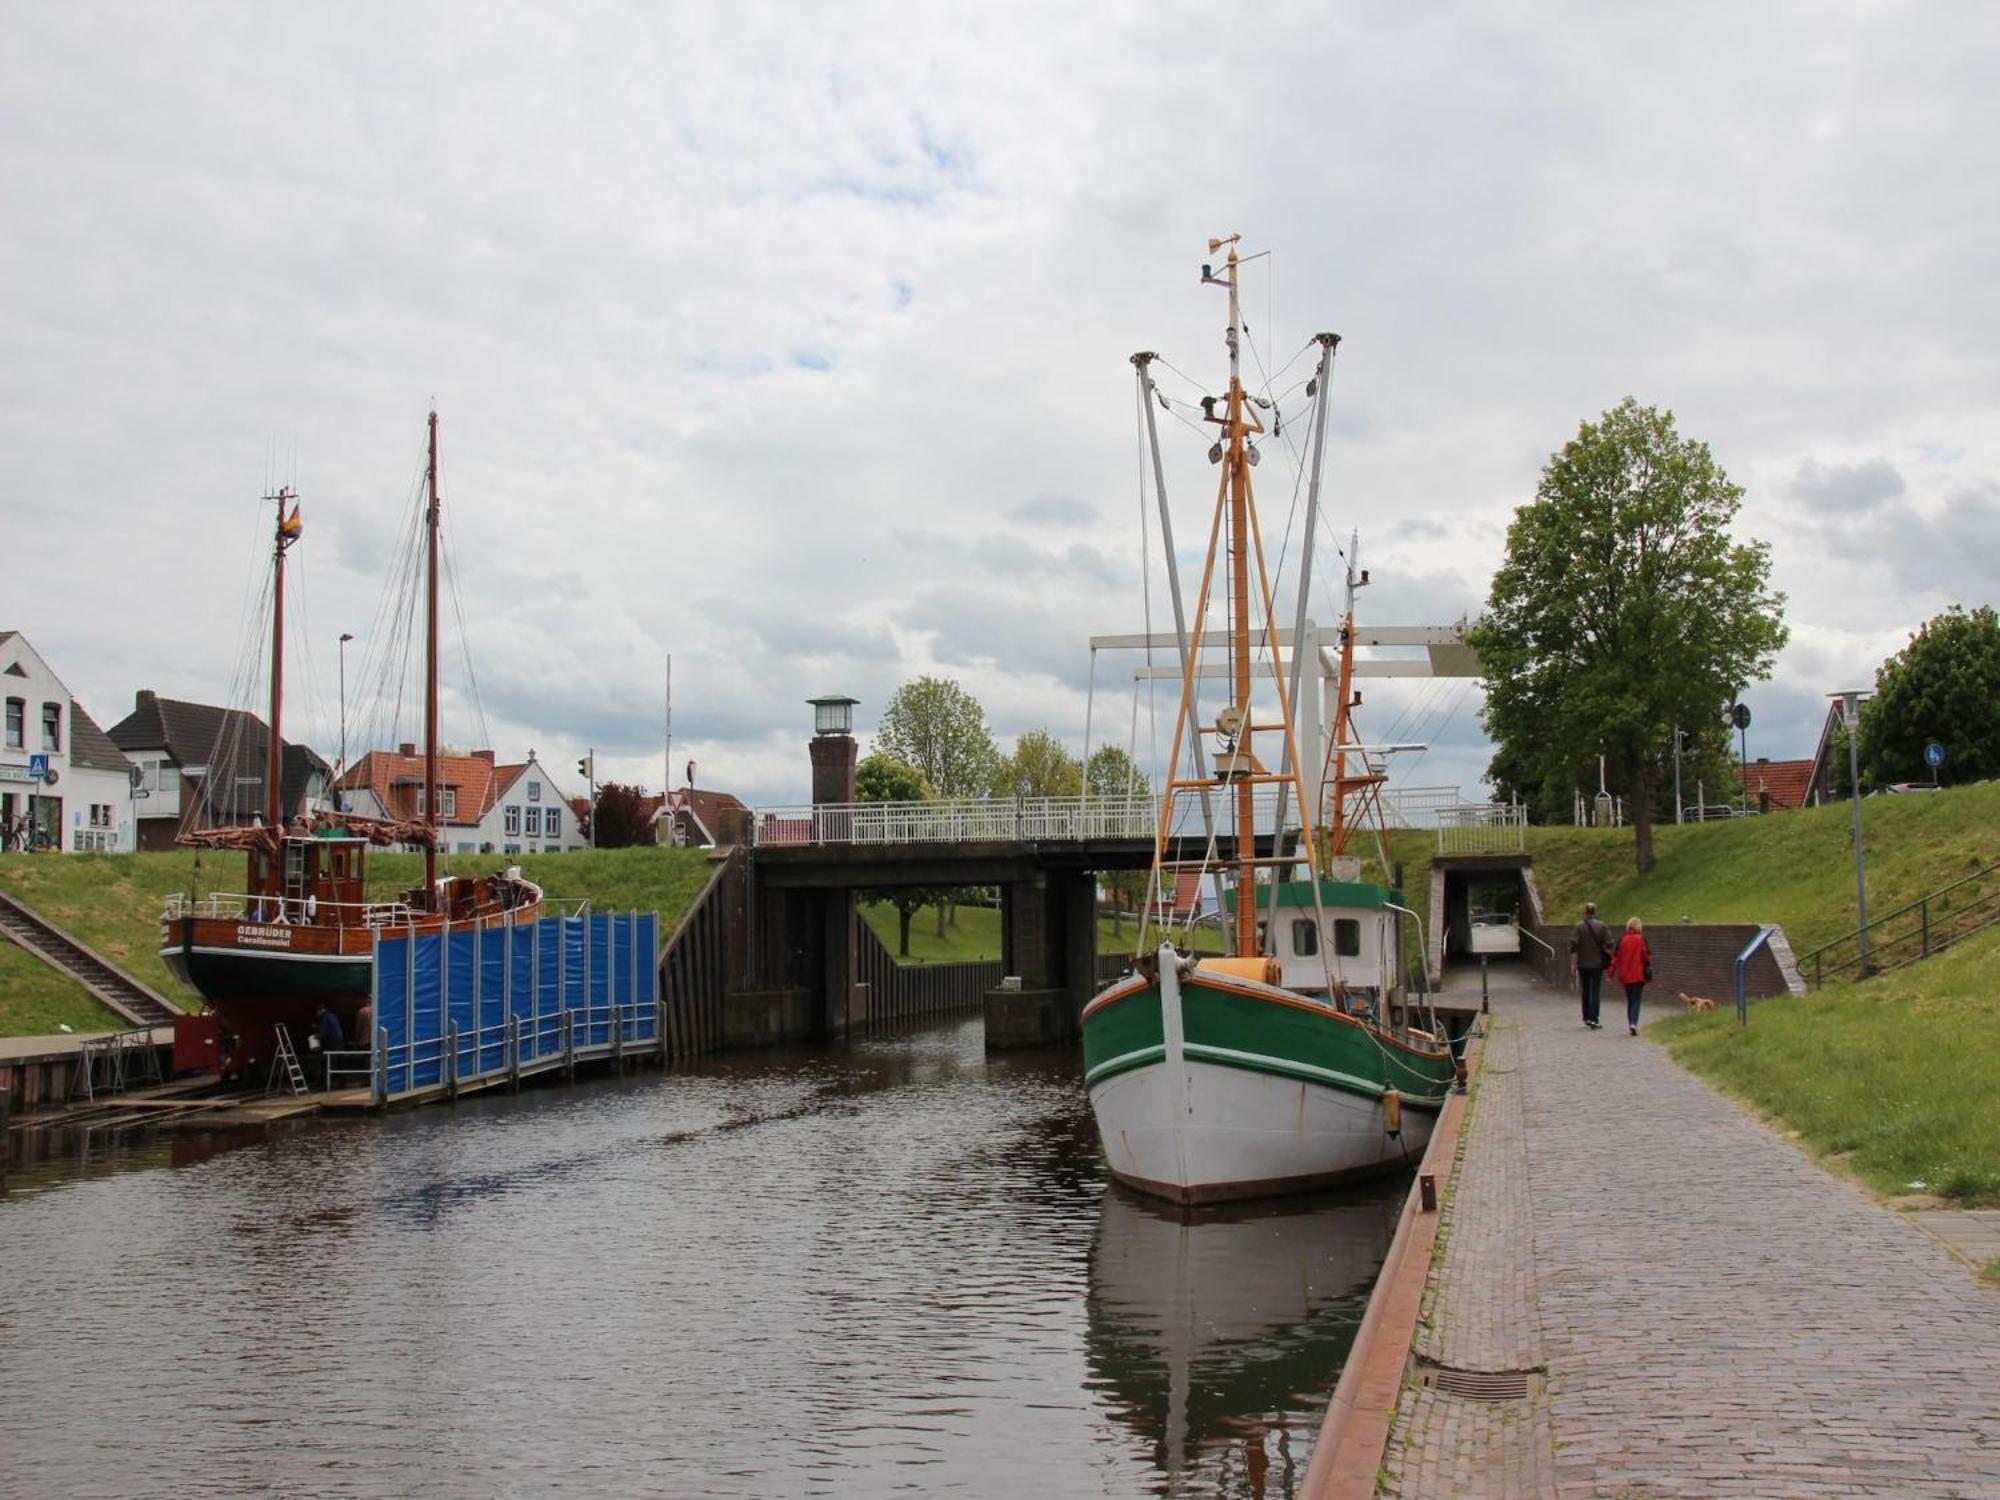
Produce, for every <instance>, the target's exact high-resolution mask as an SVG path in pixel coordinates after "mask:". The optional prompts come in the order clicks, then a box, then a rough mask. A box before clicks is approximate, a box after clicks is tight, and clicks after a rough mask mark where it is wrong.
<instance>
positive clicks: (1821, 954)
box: [1798, 862, 2000, 989]
mask: <svg viewBox="0 0 2000 1500" xmlns="http://www.w3.org/2000/svg"><path fill="white" fill-rule="evenodd" d="M1995 874H2000V862H1996V863H1994V864H1989V865H1986V866H1984V867H1982V868H1980V869H1977V870H1974V871H1973V872H1972V873H1971V874H1970V875H1961V876H1960V877H1959V878H1958V879H1956V880H1954V881H1952V882H1951V883H1950V884H1948V885H1941V886H1939V887H1938V888H1937V889H1936V890H1934V891H1931V892H1930V893H1928V894H1927V895H1923V896H1919V897H1918V898H1917V899H1916V900H1914V901H1911V902H1908V903H1907V904H1905V905H1903V906H1899V907H1897V908H1896V909H1895V910H1894V911H1889V912H1884V913H1883V914H1882V915H1881V916H1879V917H1875V918H1873V919H1872V920H1871V921H1870V922H1869V923H1868V925H1867V926H1866V927H1865V928H1862V927H1857V928H1855V929H1854V930H1853V931H1852V932H1847V933H1843V934H1842V935H1841V936H1839V937H1837V938H1835V939H1833V940H1832V941H1831V942H1827V943H1822V944H1820V946H1819V947H1817V948H1814V949H1812V950H1811V951H1810V952H1808V953H1805V954H1803V955H1801V956H1800V958H1799V960H1798V964H1799V972H1800V974H1801V975H1803V974H1805V973H1806V972H1807V970H1808V967H1809V966H1810V971H1811V974H1812V984H1813V988H1815V989H1822V988H1824V987H1825V985H1826V980H1827V976H1828V974H1829V973H1831V975H1832V977H1834V978H1836V979H1837V978H1839V977H1840V976H1841V975H1842V973H1843V972H1844V971H1846V970H1848V969H1857V970H1860V974H1861V977H1862V978H1864V979H1865V978H1866V977H1867V976H1868V975H1869V974H1871V973H1876V972H1878V971H1880V970H1882V969H1885V968H1893V967H1897V965H1894V964H1885V963H1882V962H1880V961H1879V959H1880V957H1881V955H1882V954H1883V953H1885V952H1888V951H1889V950H1891V949H1893V948H1895V947H1896V946H1897V945H1898V944H1908V943H1909V942H1910V941H1911V939H1912V937H1915V939H1916V941H1917V944H1918V951H1917V953H1916V955H1915V958H1928V957H1930V955H1931V954H1932V953H1934V952H1937V951H1939V950H1941V949H1943V948H1947V947H1949V946H1950V945H1951V944H1952V943H1954V942H1957V941H1958V940H1959V939H1960V938H1963V937H1967V936H1969V935H1970V934H1972V933H1974V932H1977V931H1979V930H1980V929H1981V928H1983V927H1985V926H1987V925H1989V924H1990V923H1991V922H1992V921H1994V920H2000V912H1996V914H1995V916H1993V917H1989V918H1988V919H1987V920H1986V921H1982V922H1977V923H1974V924H1972V925H1971V926H1967V927H1964V928H1963V929H1962V930H1961V931H1957V932H1950V933H1947V934H1945V935H1944V936H1942V937H1939V936H1937V935H1936V933H1935V930H1934V929H1935V926H1936V925H1937V924H1936V923H1934V922H1933V913H1932V903H1933V902H1937V901H1939V900H1941V899H1942V898H1944V897H1947V896H1950V895H1951V894H1952V893H1953V892H1955V891H1958V890H1960V889H1962V888H1963V887H1965V886H1968V885H1972V884H1975V883H1976V882H1979V881H1982V880H1985V879H1987V878H1988V877H1989V876H1992V875H1995ZM1996 895H2000V893H1996V892H1991V891H1988V892H1983V893H1982V894H1981V895H1980V897H1979V899H1978V900H1977V901H1975V902H1973V903H1972V904H1971V905H1968V906H1960V907H1958V908H1956V909H1955V910H1953V911H1952V912H1951V913H1950V914H1949V916H1950V918H1951V919H1957V918H1960V917H1963V916H1964V915H1965V914H1966V913H1967V912H1971V911H1977V910H1979V909H1980V907H1982V906H1986V905H1989V904H1992V903H1994V902H1995V899H1996ZM1912 913H1915V914H1916V916H1917V923H1918V925H1917V930H1916V932H1915V933H1911V932H1907V931H1906V932H1902V933H1898V934H1895V935H1892V936H1889V937H1888V938H1887V939H1886V940H1884V941H1877V940H1876V938H1875V934H1876V932H1877V931H1878V930H1885V929H1886V928H1887V927H1888V925H1889V924H1890V923H1892V922H1895V921H1898V920H1899V919H1901V918H1906V917H1908V916H1910V915H1911V914H1912ZM1863 933H1866V934H1867V935H1868V937H1869V939H1870V948H1871V950H1872V951H1871V952H1870V954H1869V956H1868V963H1867V964H1866V966H1865V967H1864V966H1863V965H1862V962H1861V955H1860V952H1859V949H1860V940H1861V937H1862V935H1863ZM1849 943H1852V944H1854V945H1855V948H1856V953H1855V955H1854V957H1852V958H1849V959H1843V960H1842V961H1841V962H1839V963H1837V964H1833V965H1831V966H1829V965H1828V964H1827V961H1826V956H1827V955H1828V954H1829V953H1831V952H1833V951H1834V950H1835V949H1836V948H1839V947H1842V946H1844V945H1846V944H1849ZM1914 961H1915V959H1913V958H1905V959H1903V960H1902V961H1901V962H1903V963H1910V962H1914Z"/></svg>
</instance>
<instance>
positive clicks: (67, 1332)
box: [0, 1019, 1403, 1497]
mask: <svg viewBox="0 0 2000 1500" xmlns="http://www.w3.org/2000/svg"><path fill="white" fill-rule="evenodd" d="M13 1134H14V1136H15V1137H16V1142H15V1144H14V1146H13V1147H12V1149H11V1154H10V1157H9V1160H8V1163H7V1167H6V1172H5V1176H4V1196H0V1400H4V1402H5V1405H6V1410H7V1415H6V1420H5V1424H4V1437H0V1488H4V1489H5V1490H7V1491H8V1492H10V1493H16V1494H118V1495H160V1496H180V1495H191V1494H207V1493H228V1494H240V1493H245V1492H253V1491H257V1492H266V1493H273V1494H285V1495H381V1494H414V1493H417V1492H420V1491H421V1492H425V1493H430V1494H444V1495H490V1494H510V1495H532V1494H558V1493H560V1494H579V1493H604V1494H660V1495H746V1496H764V1495H779V1494H785V1495H792V1494H815V1495H860V1496H872V1495H887V1494H892V1493H899V1492H900V1493H907V1494H914V1495H943V1494H963V1495H1006V1496H1015V1495H1034V1496H1039V1497H1055V1496H1067V1495H1114V1496H1116V1495H1175V1496H1211V1495H1212V1496H1283V1495H1290V1494H1293V1493H1295V1492H1296V1491H1297V1489H1298V1486H1299V1485H1300V1483H1301V1481H1302V1480H1303V1477H1304V1473H1305V1466H1306V1462H1307V1459H1308V1457H1309V1455H1310V1452H1311V1448H1312V1442H1313V1438H1314V1436H1315V1434H1316V1433H1317V1431H1318V1427H1319V1423H1320V1419H1321V1417H1322V1415H1323V1414H1324V1411H1325V1408H1326V1402H1327V1398H1328V1395H1329V1394H1330V1392H1331V1389H1332V1386H1333V1383H1334V1381H1335V1379H1336V1378H1337V1377H1338V1375H1339V1371H1340V1365H1341V1362H1342V1360H1343V1358H1344V1357H1345V1354H1346V1351H1347V1349H1348V1347H1349V1345H1350V1343H1351V1341H1352V1339H1353V1335H1354V1329H1355V1325H1356V1324H1357V1322H1358V1321H1359V1319H1360V1315H1361V1310H1362V1307H1363V1305H1364V1303H1365V1301H1366V1298H1367V1294H1368V1291H1369V1288H1370V1285H1371V1284H1372V1282H1373V1279H1374V1275H1375V1271H1376V1268H1377V1267H1378V1266H1379V1264H1380V1261H1381V1258H1382V1256H1383V1254H1384V1252H1385V1251H1386V1250H1387V1248H1388V1242H1389V1238H1390V1235H1391V1233H1392V1231H1393V1228H1394V1220H1395V1216H1396V1212H1397V1208H1398V1205H1399V1203H1400V1199H1401V1193H1402V1190H1403V1185H1402V1184H1400V1183H1397V1184H1387V1185H1384V1186H1381V1187H1378V1188H1373V1189H1369V1190H1364V1191H1362V1192H1360V1193H1351V1194H1345V1195H1341V1196H1338V1197H1330V1198H1316V1199H1312V1200H1307V1201H1303V1202H1297V1203H1292V1204H1287V1205H1283V1206H1278V1207H1260V1208H1257V1209H1251V1210H1246V1209H1237V1210H1232V1211H1210V1212H1206V1213H1202V1214H1198V1215H1193V1216H1183V1215H1180V1214H1177V1213H1174V1212H1170V1211H1166V1210H1164V1209H1161V1208H1157V1207H1154V1206H1151V1205H1149V1204H1148V1203H1146V1202H1145V1201H1144V1200H1141V1199H1138V1198H1136V1197H1133V1196H1131V1195H1129V1194H1127V1193H1126V1192H1125V1191H1124V1190H1123V1189H1119V1188H1116V1187H1113V1186H1111V1185H1109V1184H1108V1181H1107V1178H1106V1176H1105V1173H1104V1170H1103V1166H1102V1162H1101V1159H1100V1158H1099V1155H1098V1152H1097V1148H1096V1143H1095V1137H1094V1132H1093V1128H1092V1125H1091V1120H1090V1110H1089V1106H1088V1104H1087V1102H1086V1101H1085V1100H1084V1098H1083V1096H1082V1090H1081V1087H1080V1085H1079V1083H1078V1079H1077V1073H1076V1056H1075V1054H1074V1053H1073V1052H1070V1053H1052V1054H996V1055H994V1056H992V1057H988V1056H986V1055H985V1052H984V1048H983V1044H982V1038H981V1027H980V1023H979V1022H978V1021H977V1020H976V1019H975V1020H971V1021H967V1022H965V1023H962V1024H954V1025H950V1026H946V1027H940V1028H936V1029H931V1030H925V1031H921V1032H915V1033H912V1034H910V1035H908V1036H905V1037H900V1038H895V1039H890V1040H878V1041H872V1042H869V1043H866V1044H863V1045H858V1046H854V1047H851V1048H838V1049H836V1048H827V1049H815V1050H801V1051H791V1052H785V1053H773V1054H760V1055H757V1056H755V1057H753V1058H749V1059H732V1060H729V1061H722V1062H716V1063H713V1064H709V1065H706V1066H701V1067H692V1068H686V1069H682V1070H677V1071H674V1072H671V1073H667V1074H661V1073H657V1072H646V1073H643V1074H640V1075H637V1076H636V1077H628V1078H624V1079H605V1080H601V1081H599V1082H597V1083H594V1084H590V1083H587V1084H579V1085H577V1086H575V1087H572V1088H545V1089H535V1090H530V1091H528V1092H524V1093H523V1094H521V1095H519V1096H517V1097H509V1096H503V1095H495V1096H491V1097H485V1098H479V1099H473V1100H468V1101H466V1102H464V1103H461V1104H460V1105H458V1106H457V1108H456V1109H443V1108H437V1109H427V1110H417V1111H411V1112H408V1113H402V1114H397V1115H394V1116H392V1117H390V1118H389V1119H387V1120H386V1121H384V1120H376V1119H355V1120H338V1121H309V1122H306V1123H304V1124H302V1125H299V1126H297V1127H294V1128H291V1129H285V1128H282V1127H275V1128H273V1129H271V1130H269V1131H262V1132H212V1133H206V1134H195V1133H187V1132H166V1131H160V1132H153V1133H131V1132H126V1133H122V1134H119V1135H115V1136H108V1137H103V1138H99V1139H94V1140H87V1139H84V1138H82V1137H81V1136H80V1135H68V1136H64V1135H55V1134H47V1133H44V1134H41V1135H40V1136H39V1137H37V1138H35V1139H33V1140H32V1141H30V1142H28V1143H27V1144H26V1145H24V1144H23V1143H22V1142H21V1140H20V1137H21V1135H22V1133H21V1132H19V1131H16V1132H14V1133H13Z"/></svg>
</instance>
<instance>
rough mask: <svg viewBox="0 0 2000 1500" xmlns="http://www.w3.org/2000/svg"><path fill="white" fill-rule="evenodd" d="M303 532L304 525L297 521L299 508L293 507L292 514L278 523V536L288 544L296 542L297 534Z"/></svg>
mask: <svg viewBox="0 0 2000 1500" xmlns="http://www.w3.org/2000/svg"><path fill="white" fill-rule="evenodd" d="M304 530H305V523H304V522H302V521H301V520H299V508H298V507H297V506H296V505H294V506H293V507H292V513H291V514H290V515H289V516H286V517H285V518H284V520H282V521H280V522H279V523H278V535H279V536H281V537H283V538H284V539H285V540H286V541H288V542H296V541H297V540H298V539H299V533H300V532H301V531H304Z"/></svg>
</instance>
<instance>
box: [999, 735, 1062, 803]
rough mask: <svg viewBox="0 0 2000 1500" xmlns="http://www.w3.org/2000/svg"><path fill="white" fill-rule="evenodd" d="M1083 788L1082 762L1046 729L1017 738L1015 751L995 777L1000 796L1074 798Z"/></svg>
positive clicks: (1003, 762)
mask: <svg viewBox="0 0 2000 1500" xmlns="http://www.w3.org/2000/svg"><path fill="white" fill-rule="evenodd" d="M1082 790H1083V766H1082V764H1081V763H1080V762H1079V761H1078V760H1077V758H1076V757H1075V756H1074V755H1071V754H1070V753H1069V751H1068V750H1067V749H1066V748H1065V747H1064V745H1063V742H1062V741H1061V740H1059V739H1057V738H1056V737H1055V736H1054V735H1052V734H1050V733H1049V732H1048V731H1047V730H1046V729H1030V730H1029V731H1028V732H1027V733H1026V734H1024V735H1022V736H1021V737H1020V738H1019V739H1018V740H1016V741H1014V753H1013V754H1012V755H1010V756H1008V757H1007V758H1006V759H1005V760H1003V761H1001V762H1000V769H999V771H998V772H997V773H996V774H995V776H994V778H993V792H994V795H995V796H999V797H1074V796H1076V795H1078V794H1079V793H1080V792H1082Z"/></svg>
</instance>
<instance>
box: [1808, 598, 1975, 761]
mask: <svg viewBox="0 0 2000 1500" xmlns="http://www.w3.org/2000/svg"><path fill="white" fill-rule="evenodd" d="M1932 740H1936V741H1937V742H1938V743H1939V744H1941V745H1943V746H1944V747H1945V757H1946V759H1945V763H1944V773H1945V775H1947V776H1949V777H1950V779H1952V780H1954V781H1979V780H1983V779H1984V778H1986V777H1989V776H1995V775H2000V615H1996V614H1995V613H1994V611H1993V609H1992V607H1991V606H1990V605H1981V606H1980V607H1979V608H1978V609H1974V610H1969V611H1968V610H1967V609H1966V608H1965V607H1964V606H1963V605H1960V604H1954V605H1953V606H1952V607H1951V608H1950V609H1948V610H1946V611H1945V612H1944V613H1943V614H1941V615H1938V616H1936V617H1934V618H1932V619H1930V620H1926V621H1925V622H1924V623H1923V625H1921V626H1920V627H1918V630H1917V633H1916V634H1915V635H1913V636H1911V637H1910V643H1909V645H1907V646H1905V647H1904V648H1903V649H1902V650H1901V651H1898V652H1897V653H1896V654H1895V655H1894V656H1892V657H1890V658H1889V659H1888V660H1887V661H1885V662H1883V663H1882V665H1881V667H1880V668H1879V669H1878V670H1877V671H1876V673H1875V696H1874V697H1873V698H1871V699H1870V700H1869V701H1868V703H1867V704H1866V705H1865V706H1864V707H1863V709H1862V712H1861V771H1862V775H1863V777H1864V778H1866V779H1868V780H1872V781H1873V782H1874V783H1875V784H1876V785H1878V786H1880V785H1882V784H1883V783H1885V782H1892V781H1918V780H1925V781H1928V780H1929V779H1930V774H1931V773H1930V768H1929V767H1928V766H1926V765H1925V764H1924V746H1925V745H1926V744H1928V743H1929V742H1930V741H1932ZM1840 772H1841V776H1842V778H1843V782H1844V780H1845V777H1846V775H1847V763H1846V762H1845V761H1842V762H1841V766H1840Z"/></svg>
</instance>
